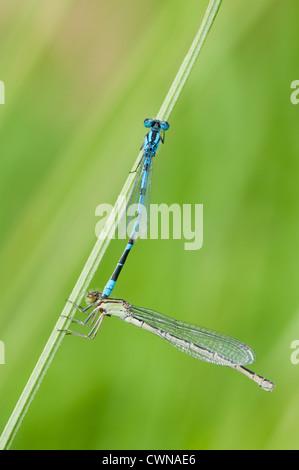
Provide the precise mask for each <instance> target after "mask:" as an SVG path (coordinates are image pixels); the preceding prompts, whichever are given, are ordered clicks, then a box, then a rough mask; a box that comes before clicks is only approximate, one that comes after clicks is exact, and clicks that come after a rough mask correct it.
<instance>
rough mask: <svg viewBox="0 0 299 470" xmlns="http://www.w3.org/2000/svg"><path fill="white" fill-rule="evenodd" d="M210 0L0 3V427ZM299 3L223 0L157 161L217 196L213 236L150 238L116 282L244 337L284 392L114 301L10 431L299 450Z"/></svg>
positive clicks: (52, 440) (37, 445) (208, 218)
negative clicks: (294, 86) (136, 320)
mask: <svg viewBox="0 0 299 470" xmlns="http://www.w3.org/2000/svg"><path fill="white" fill-rule="evenodd" d="M207 4H208V1H203V0H200V1H198V0H188V2H180V1H178V0H164V1H163V2H161V1H158V0H152V1H151V2H148V1H145V0H128V1H127V2H119V1H116V0H112V1H110V2H104V1H103V0H84V1H83V0H73V1H69V0H68V1H67V0H63V1H61V0H52V1H51V2H48V1H46V0H38V1H37V0H36V1H33V0H27V1H26V2H23V1H21V0H3V1H2V2H1V6H0V80H2V81H3V82H4V83H5V101H6V103H5V104H4V105H1V106H0V158H1V160H0V165H1V171H0V180H1V185H0V191H1V196H0V197H1V219H0V220H1V231H0V237H1V244H0V265H1V274H0V275H1V283H0V286H1V302H0V305H1V317H0V340H2V341H3V342H4V345H5V364H4V365H0V404H1V405H0V428H1V431H2V429H3V427H4V426H5V424H6V422H7V419H8V418H9V416H10V414H11V412H12V410H13V408H14V406H15V404H16V402H17V399H18V397H19V395H20V393H21V392H22V390H23V387H24V385H25V383H26V381H27V379H28V378H29V375H30V373H31V371H32V369H33V367H34V365H35V363H36V361H37V359H38V357H39V355H40V353H41V351H42V349H43V347H44V345H45V343H46V341H47V339H48V337H49V335H50V333H51V331H52V329H53V327H54V325H55V323H56V321H57V318H58V316H59V314H60V313H61V310H62V308H63V306H64V302H65V300H64V299H65V298H66V297H68V296H69V295H70V292H71V291H72V288H73V286H74V284H75V282H76V280H77V278H78V276H79V274H80V272H81V270H82V268H83V266H84V264H85V261H86V259H87V257H88V256H89V253H90V251H91V250H92V248H93V246H94V244H95V241H96V238H95V226H96V223H97V221H98V219H97V218H96V217H95V208H96V207H97V206H98V205H99V204H101V203H110V204H114V202H115V200H116V198H117V196H118V194H119V192H120V190H121V188H122V186H123V184H124V182H125V180H126V178H127V175H128V172H129V171H130V169H131V167H132V164H133V162H134V161H135V159H136V157H137V153H138V150H139V147H140V145H141V142H142V139H143V136H144V134H145V129H144V127H143V119H144V118H145V117H155V115H156V113H157V112H158V110H159V108H160V106H161V104H162V101H163V99H164V97H165V95H166V93H167V91H168V89H169V87H170V85H171V83H172V80H173V78H174V76H175V74H176V72H177V70H178V68H179V66H180V64H181V61H182V60H183V58H184V56H185V54H186V52H187V50H188V49H189V47H190V44H191V42H192V40H193V38H194V35H195V33H196V32H197V29H198V27H199V25H200V22H201V20H202V17H203V15H204V12H205V9H206V7H207ZM298 17H299V5H298V2H297V1H296V0H287V1H285V2H279V1H271V0H251V1H250V2H246V1H245V0H242V1H238V2H236V1H235V0H225V1H224V2H223V4H222V6H221V8H220V12H219V14H218V17H217V19H216V22H215V24H214V26H213V28H212V30H211V32H210V35H209V37H208V39H207V42H206V43H205V46H204V49H203V51H202V53H201V54H200V56H199V59H198V61H197V63H196V66H195V67H194V68H193V71H192V74H191V76H190V79H189V80H188V82H187V84H186V86H185V88H184V90H183V93H182V94H181V96H180V98H179V101H178V102H177V105H176V107H175V109H174V112H173V113H172V115H171V117H170V119H169V121H170V124H171V128H170V130H169V131H168V132H167V135H166V143H165V145H164V146H163V148H161V149H160V151H159V154H158V156H157V158H156V159H155V166H154V175H153V189H152V202H153V203H161V202H164V203H167V204H172V203H178V204H180V205H182V204H189V203H192V204H195V203H197V204H203V205H204V243H203V247H202V248H201V249H200V250H198V251H185V250H184V240H144V241H140V242H138V244H137V245H136V247H134V252H132V254H131V255H130V258H129V259H128V263H127V265H126V268H125V269H124V271H123V272H122V274H121V276H120V278H119V281H118V284H117V287H116V288H115V291H114V295H115V296H116V297H121V298H125V299H127V300H129V301H130V302H131V303H134V304H135V305H141V306H145V307H149V308H153V309H156V310H158V311H160V312H162V313H164V314H166V315H170V316H173V317H175V318H178V319H181V320H185V321H190V322H193V323H197V324H200V325H203V326H206V327H209V328H212V329H215V330H218V331H221V332H223V333H227V334H229V335H232V336H234V337H236V338H239V339H241V340H243V341H245V342H247V343H248V344H250V345H251V346H252V347H253V349H254V350H255V351H256V353H257V358H258V359H257V362H256V363H255V364H254V365H253V366H252V369H253V370H254V371H256V372H257V373H259V374H261V375H265V376H266V377H268V378H269V379H271V380H273V381H274V382H275V383H276V386H277V387H276V389H275V390H274V392H272V393H271V394H269V393H266V392H264V391H262V390H260V389H259V388H258V387H257V385H256V384H254V383H253V382H251V381H249V380H248V379H246V378H245V377H243V376H241V375H240V374H238V373H236V372H235V371H233V370H231V369H228V368H225V367H217V366H213V365H211V364H206V363H202V362H200V361H196V360H195V359H192V358H190V357H188V356H185V355H184V354H181V353H180V352H179V351H176V350H175V349H173V348H171V347H169V346H168V345H167V344H166V343H164V342H163V341H161V340H160V339H159V338H157V337H155V336H153V335H150V334H148V333H146V332H144V331H141V330H139V329H137V328H133V327H132V326H130V325H126V324H125V323H124V322H120V321H118V320H117V319H115V318H111V319H109V318H108V319H106V320H105V321H104V323H103V325H102V328H101V330H100V333H99V334H98V336H97V338H96V340H95V341H93V342H90V341H84V340H82V339H79V338H76V337H66V338H65V340H64V341H63V343H62V345H61V347H60V348H59V350H58V352H57V354H56V356H55V358H54V361H53V363H52V364H51V367H50V369H49V370H48V373H47V374H46V376H45V378H44V380H43V382H42V384H41V387H40V389H39V390H38V393H37V395H36V397H35V399H34V401H33V403H32V405H31V407H30V409H29V412H28V414H27V415H26V417H25V419H24V421H23V424H22V426H21V428H20V430H19V432H18V434H17V436H16V438H15V440H14V443H13V446H12V448H14V449H157V450H158V449H290V448H299V436H298V422H299V407H298V392H299V378H298V374H299V364H298V365H296V364H292V362H291V353H292V352H293V350H292V349H291V343H292V341H294V340H299V295H298V279H299V243H298V242H299V220H298V210H299V191H298V176H299V172H298V170H299V164H298V161H299V158H298V155H299V139H298V122H299V106H296V105H293V104H292V103H291V101H290V95H291V92H292V90H291V88H290V84H291V82H292V81H293V80H298V79H299V69H298V56H299V30H298ZM123 248H124V241H120V240H119V241H116V240H113V241H112V242H111V243H110V246H109V248H108V250H107V251H106V254H105V256H104V258H103V261H102V263H101V265H100V268H99V270H98V272H97V274H96V276H95V278H94V279H93V282H92V285H91V287H92V288H103V287H104V285H105V283H106V281H107V280H108V278H109V276H110V274H111V272H112V270H113V269H114V266H115V264H116V262H117V260H118V258H119V256H120V254H121V252H122V250H123ZM145 267H146V269H145Z"/></svg>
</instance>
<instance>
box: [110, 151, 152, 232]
mask: <svg viewBox="0 0 299 470" xmlns="http://www.w3.org/2000/svg"><path fill="white" fill-rule="evenodd" d="M152 174H153V160H152V158H151V160H150V164H149V167H148V170H147V174H146V175H145V173H144V156H143V157H142V160H141V162H140V165H139V168H138V170H137V174H136V178H135V182H134V185H133V187H132V190H131V192H130V195H129V198H128V202H127V204H126V210H125V213H124V215H123V216H122V218H121V220H120V223H119V224H118V228H117V230H118V235H119V238H127V237H130V236H131V234H132V231H133V228H134V226H135V225H136V223H137V222H138V235H139V236H140V237H141V238H146V234H147V230H148V225H149V216H150V196H151V185H152ZM145 177H146V186H145V191H143V193H142V194H141V187H142V184H144V178H145Z"/></svg>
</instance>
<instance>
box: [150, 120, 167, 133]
mask: <svg viewBox="0 0 299 470" xmlns="http://www.w3.org/2000/svg"><path fill="white" fill-rule="evenodd" d="M144 125H145V127H154V126H157V127H159V129H162V130H163V131H167V129H169V123H168V122H167V121H159V119H150V118H148V119H145V120H144Z"/></svg>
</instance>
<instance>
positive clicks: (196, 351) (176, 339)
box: [129, 305, 256, 365]
mask: <svg viewBox="0 0 299 470" xmlns="http://www.w3.org/2000/svg"><path fill="white" fill-rule="evenodd" d="M129 310H130V312H131V315H132V317H133V318H135V319H137V320H139V321H140V322H144V323H143V325H140V326H141V327H142V328H144V329H148V330H149V331H151V332H153V333H155V334H157V335H158V336H161V337H162V338H163V339H165V340H166V341H167V342H168V343H169V344H171V345H172V346H174V347H175V348H177V349H179V350H180V351H182V352H184V353H186V354H189V355H190V356H193V357H195V358H197V359H201V360H202V361H206V362H211V363H214V364H219V365H231V364H236V365H246V364H251V363H252V362H254V361H255V360H256V356H255V353H254V351H253V350H252V349H251V348H250V347H249V346H248V345H247V344H246V343H243V342H242V341H239V340H237V339H235V338H232V337H230V336H227V335H225V334H223V333H218V332H216V331H213V330H210V329H208V328H204V327H201V326H197V325H193V324H192V323H187V322H183V321H179V320H174V319H172V318H169V317H167V316H166V315H163V314H161V313H158V312H155V311H154V310H149V309H146V308H143V307H136V306H133V305H130V307H129ZM147 325H149V326H150V328H147ZM153 329H154V330H153ZM155 330H156V331H155ZM229 363H230V364H229Z"/></svg>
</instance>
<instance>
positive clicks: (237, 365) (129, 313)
mask: <svg viewBox="0 0 299 470" xmlns="http://www.w3.org/2000/svg"><path fill="white" fill-rule="evenodd" d="M86 301H87V303H88V304H89V305H88V307H87V308H85V309H81V308H80V307H78V306H77V305H76V304H74V303H73V302H72V303H73V305H74V306H75V307H76V309H77V310H79V311H80V312H86V311H87V310H88V309H89V308H92V312H91V313H90V314H89V315H88V317H87V318H86V319H85V321H80V320H77V319H75V318H71V320H72V321H73V322H75V323H78V324H81V325H85V326H88V327H89V328H91V330H90V332H89V334H88V335H84V334H81V333H79V332H76V331H72V330H65V331H66V333H69V334H75V335H78V336H82V337H84V338H89V339H93V338H94V337H95V336H96V334H97V332H98V330H99V328H100V326H101V323H102V321H103V318H104V317H105V316H114V317H118V318H120V319H121V320H124V321H125V322H127V323H131V324H132V325H135V326H138V327H139V328H142V329H144V330H147V331H149V332H150V333H153V334H155V335H157V336H159V337H160V338H163V339H164V340H165V341H167V342H168V343H169V344H171V345H172V346H174V347H175V348H177V349H179V350H180V351H182V352H184V353H186V354H189V355H190V356H192V357H195V358H196V359H201V360H202V361H206V362H211V363H213V364H218V365H222V366H228V367H231V368H232V369H235V370H236V371H238V372H241V373H242V374H244V375H245V376H246V377H248V378H249V379H252V380H253V381H254V382H256V383H257V384H258V385H259V386H260V387H261V388H262V389H263V390H266V391H271V390H273V388H274V384H273V382H271V381H270V380H268V379H266V378H265V377H262V376H260V375H258V374H256V373H255V372H252V371H250V370H249V369H247V368H246V367H244V366H245V365H248V364H251V363H252V362H254V361H255V360H256V356H255V353H254V351H253V350H252V349H251V348H250V347H249V346H248V345H247V344H245V343H243V342H242V341H239V340H237V339H235V338H232V337H230V336H227V335H225V334H223V333H218V332H216V331H213V330H210V329H208V328H204V327H201V326H197V325H193V324H191V323H187V322H183V321H180V320H174V319H173V318H170V317H167V316H166V315H163V314H161V313H158V312H156V311H154V310H150V309H147V308H143V307H136V306H134V305H131V304H130V303H129V302H127V301H125V300H122V299H105V298H103V297H102V293H101V292H99V291H93V292H89V293H88V294H87V297H86Z"/></svg>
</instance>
